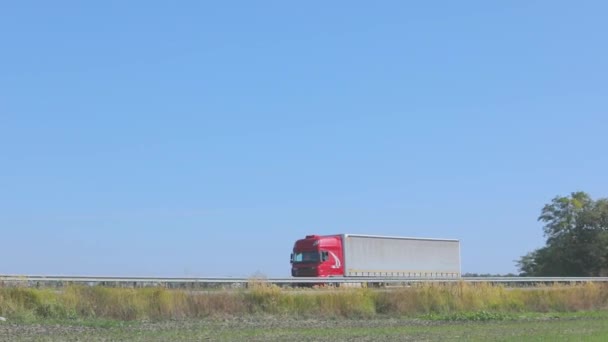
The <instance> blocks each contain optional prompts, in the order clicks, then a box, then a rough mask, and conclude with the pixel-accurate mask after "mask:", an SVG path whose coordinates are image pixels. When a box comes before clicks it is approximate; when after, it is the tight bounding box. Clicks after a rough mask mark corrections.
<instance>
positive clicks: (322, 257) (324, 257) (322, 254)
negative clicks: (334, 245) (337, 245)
mask: <svg viewBox="0 0 608 342" xmlns="http://www.w3.org/2000/svg"><path fill="white" fill-rule="evenodd" d="M328 259H329V255H328V253H327V251H323V252H321V261H327V260H328Z"/></svg>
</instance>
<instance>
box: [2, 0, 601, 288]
mask: <svg viewBox="0 0 608 342" xmlns="http://www.w3.org/2000/svg"><path fill="white" fill-rule="evenodd" d="M606 13H608V5H607V4H606V2H605V1H580V2H573V1H508V2H492V1H490V2H488V1H420V2H413V1H380V2H374V3H373V4H372V3H370V2H368V1H365V2H364V1H360V2H358V1H329V2H328V1H305V2H293V1H272V2H271V1H241V2H237V1H221V2H215V4H212V3H211V2H204V1H181V2H167V1H164V2H155V1H128V2H125V1H98V2H96V3H93V2H91V1H10V2H9V1H4V2H2V3H1V4H0V44H1V45H0V52H1V53H0V232H1V237H0V242H1V248H0V258H1V260H2V262H1V263H0V273H3V274H7V273H10V274H79V275H88V274H91V275H158V276H184V275H187V276H248V275H251V274H253V273H255V272H261V273H264V274H266V275H268V276H286V275H288V274H289V268H290V265H289V263H288V258H289V253H290V250H291V248H292V244H293V242H294V241H295V240H296V239H298V238H301V237H303V236H304V235H306V234H311V233H317V234H330V233H344V232H346V233H368V234H381V235H403V236H420V237H448V238H458V239H460V240H461V241H462V265H463V272H491V273H507V272H515V271H516V268H515V264H514V262H513V260H515V259H517V258H518V257H519V256H521V255H523V254H525V253H526V252H528V251H530V250H532V249H534V248H537V247H540V246H542V245H543V243H544V238H543V236H542V229H541V224H540V223H538V222H537V221H536V219H537V217H538V214H539V212H540V209H541V207H542V206H543V204H545V203H547V202H548V201H550V200H551V198H553V197H554V196H556V195H567V194H568V193H570V192H572V191H577V190H583V191H587V192H589V193H590V194H591V195H592V196H593V197H595V198H597V197H608V182H607V181H606V180H607V174H608V172H607V171H608V156H607V154H606V150H607V146H608V143H607V142H606V134H607V129H608V81H607V80H608V44H606V35H607V34H608V21H607V20H606Z"/></svg>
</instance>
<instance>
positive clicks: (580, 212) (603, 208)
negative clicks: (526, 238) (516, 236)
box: [517, 192, 608, 276]
mask: <svg viewBox="0 0 608 342" xmlns="http://www.w3.org/2000/svg"><path fill="white" fill-rule="evenodd" d="M538 220H539V221H542V222H543V223H544V226H543V230H544V233H545V237H546V238H547V242H546V246H544V247H542V248H539V249H537V250H535V251H532V252H530V253H528V254H526V255H524V256H522V257H521V258H520V259H519V260H518V261H517V266H518V268H519V270H520V271H521V275H527V276H599V275H607V274H608V199H599V200H597V201H594V200H593V199H592V198H591V197H590V196H589V195H588V194H586V193H585V192H573V193H571V194H570V196H567V197H560V196H557V197H555V198H554V199H553V200H552V201H551V203H549V204H546V205H545V206H544V207H543V209H542V210H541V214H540V216H539V218H538Z"/></svg>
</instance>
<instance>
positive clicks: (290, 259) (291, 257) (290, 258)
mask: <svg viewBox="0 0 608 342" xmlns="http://www.w3.org/2000/svg"><path fill="white" fill-rule="evenodd" d="M289 262H290V263H292V264H293V253H291V255H290V256H289Z"/></svg>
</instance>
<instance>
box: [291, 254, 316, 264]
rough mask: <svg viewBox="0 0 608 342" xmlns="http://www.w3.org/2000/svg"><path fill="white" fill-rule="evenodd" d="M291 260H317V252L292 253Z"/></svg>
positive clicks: (295, 261)
mask: <svg viewBox="0 0 608 342" xmlns="http://www.w3.org/2000/svg"><path fill="white" fill-rule="evenodd" d="M292 260H293V262H294V263H298V262H319V260H320V256H319V252H300V253H294V254H293V259H292Z"/></svg>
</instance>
